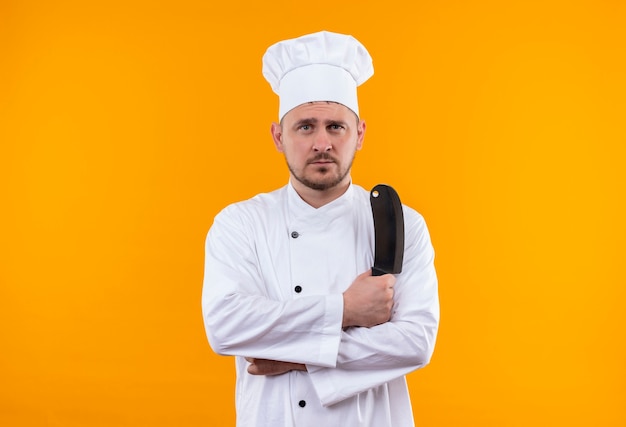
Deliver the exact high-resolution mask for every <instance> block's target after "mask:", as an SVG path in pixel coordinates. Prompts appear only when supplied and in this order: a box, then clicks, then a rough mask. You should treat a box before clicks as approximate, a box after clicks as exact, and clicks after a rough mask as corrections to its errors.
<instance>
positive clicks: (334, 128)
mask: <svg viewBox="0 0 626 427" xmlns="http://www.w3.org/2000/svg"><path fill="white" fill-rule="evenodd" d="M330 128H331V129H332V130H341V129H343V126H341V125H330Z"/></svg>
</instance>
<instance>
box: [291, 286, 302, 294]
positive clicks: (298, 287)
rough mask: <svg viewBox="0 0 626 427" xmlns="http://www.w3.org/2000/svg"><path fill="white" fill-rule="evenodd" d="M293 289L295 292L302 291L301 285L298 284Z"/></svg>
mask: <svg viewBox="0 0 626 427" xmlns="http://www.w3.org/2000/svg"><path fill="white" fill-rule="evenodd" d="M293 290H294V291H296V293H298V294H299V293H300V292H302V286H300V285H298V286H296V287H295V288H293Z"/></svg>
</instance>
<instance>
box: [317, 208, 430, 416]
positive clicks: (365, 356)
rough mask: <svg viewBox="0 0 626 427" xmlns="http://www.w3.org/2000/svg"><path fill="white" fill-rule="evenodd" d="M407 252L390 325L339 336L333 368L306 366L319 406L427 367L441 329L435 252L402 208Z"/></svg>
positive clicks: (414, 217)
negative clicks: (339, 341)
mask: <svg viewBox="0 0 626 427" xmlns="http://www.w3.org/2000/svg"><path fill="white" fill-rule="evenodd" d="M405 233H406V234H405V254H404V264H403V270H402V273H401V274H399V275H398V276H397V281H396V285H395V287H394V289H395V294H394V309H393V314H392V318H391V320H390V321H389V322H387V323H384V324H381V325H378V326H374V327H372V328H363V327H353V328H348V329H346V330H345V331H343V332H342V334H341V343H340V345H339V351H338V355H337V364H336V366H335V367H334V368H333V369H329V368H326V367H321V366H312V365H309V366H307V369H308V371H309V376H310V378H311V381H312V382H313V385H314V387H315V390H316V392H317V394H318V397H319V398H320V401H321V402H322V404H323V405H325V406H328V405H332V404H335V403H337V402H340V401H341V400H344V399H346V398H348V397H351V396H353V395H355V394H357V393H359V392H362V391H365V390H367V389H370V388H372V387H376V386H379V385H381V384H384V383H386V382H388V381H391V380H393V379H395V378H399V377H401V376H403V375H406V374H408V373H410V372H412V371H414V370H416V369H418V368H421V367H423V366H425V365H426V364H428V363H429V361H430V358H431V356H432V353H433V350H434V346H435V340H436V336H437V330H438V325H439V298H438V283H437V276H436V273H435V267H434V251H433V247H432V244H431V241H430V236H429V233H428V229H427V227H426V224H425V222H424V220H423V218H422V217H421V215H419V214H418V213H417V212H415V211H413V210H412V209H410V208H406V207H405Z"/></svg>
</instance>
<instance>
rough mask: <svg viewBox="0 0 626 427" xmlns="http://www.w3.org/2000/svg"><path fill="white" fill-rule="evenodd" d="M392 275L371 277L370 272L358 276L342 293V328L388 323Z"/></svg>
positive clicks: (390, 306)
mask: <svg viewBox="0 0 626 427" xmlns="http://www.w3.org/2000/svg"><path fill="white" fill-rule="evenodd" d="M395 283H396V278H395V276H393V275H392V274H385V275H383V276H372V272H371V270H368V271H366V272H365V273H363V274H361V275H359V276H358V277H357V278H356V279H355V280H354V282H352V284H351V285H350V287H349V288H348V289H347V290H346V291H345V292H344V293H343V327H344V328H345V327H348V326H365V327H368V328H369V327H371V326H375V325H380V324H381V323H385V322H387V321H389V319H390V318H391V309H392V307H393V286H394V285H395Z"/></svg>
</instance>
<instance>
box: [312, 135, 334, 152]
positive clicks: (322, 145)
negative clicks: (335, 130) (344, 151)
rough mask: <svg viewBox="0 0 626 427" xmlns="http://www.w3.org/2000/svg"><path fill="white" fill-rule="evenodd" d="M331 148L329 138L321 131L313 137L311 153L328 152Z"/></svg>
mask: <svg viewBox="0 0 626 427" xmlns="http://www.w3.org/2000/svg"><path fill="white" fill-rule="evenodd" d="M332 148H333V146H332V144H331V142H330V138H329V137H328V135H327V134H326V132H324V131H321V132H318V133H317V134H316V135H315V139H314V141H313V151H322V152H325V151H330V150H331V149H332Z"/></svg>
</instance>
